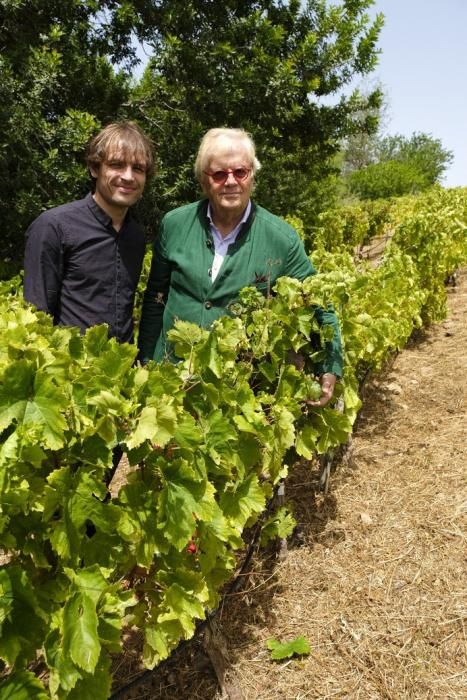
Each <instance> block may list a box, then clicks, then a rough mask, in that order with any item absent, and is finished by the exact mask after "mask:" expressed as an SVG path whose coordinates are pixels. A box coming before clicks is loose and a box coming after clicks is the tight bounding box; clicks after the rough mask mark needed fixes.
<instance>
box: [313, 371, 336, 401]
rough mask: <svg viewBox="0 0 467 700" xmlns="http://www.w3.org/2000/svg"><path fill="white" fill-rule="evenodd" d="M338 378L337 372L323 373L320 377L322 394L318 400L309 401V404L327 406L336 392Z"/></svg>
mask: <svg viewBox="0 0 467 700" xmlns="http://www.w3.org/2000/svg"><path fill="white" fill-rule="evenodd" d="M336 380H337V377H336V375H335V374H331V373H330V372H326V373H325V374H322V375H321V378H320V384H321V396H320V397H319V399H318V401H307V402H306V403H307V405H308V406H326V404H327V403H328V401H330V400H331V399H332V395H333V393H334V387H335V386H336Z"/></svg>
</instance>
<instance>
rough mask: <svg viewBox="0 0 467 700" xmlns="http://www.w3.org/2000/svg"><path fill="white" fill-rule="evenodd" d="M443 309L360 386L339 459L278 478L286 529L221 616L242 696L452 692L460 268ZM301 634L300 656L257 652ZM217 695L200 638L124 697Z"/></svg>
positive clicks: (463, 335)
mask: <svg viewBox="0 0 467 700" xmlns="http://www.w3.org/2000/svg"><path fill="white" fill-rule="evenodd" d="M449 307H450V312H449V317H448V319H447V320H446V321H445V322H444V323H441V324H439V325H437V326H435V327H433V328H432V329H430V331H429V332H428V333H427V334H426V335H424V336H423V337H421V338H419V339H418V341H416V342H413V343H411V345H410V346H409V347H407V348H406V349H405V350H404V351H403V352H402V353H401V354H400V355H399V356H398V357H397V358H396V359H395V362H394V364H393V365H392V367H391V369H390V370H387V371H386V373H384V374H382V375H380V376H379V377H378V380H377V381H373V382H372V384H371V385H370V386H368V388H367V390H366V395H365V397H364V408H363V410H362V414H361V417H360V420H359V424H358V429H357V431H356V435H355V437H354V442H353V454H352V458H351V460H350V461H349V463H347V464H345V465H341V466H340V467H339V469H338V471H337V472H336V474H335V475H334V476H333V479H332V486H331V492H330V493H329V494H328V495H327V496H322V495H319V494H317V493H316V471H313V470H310V469H309V467H308V466H307V467H303V468H300V469H298V470H297V471H296V472H295V473H294V475H293V477H292V478H291V479H290V483H289V485H288V492H287V496H288V497H289V498H291V499H292V501H293V504H294V508H295V515H296V518H297V520H298V521H299V523H300V525H301V534H302V536H301V539H300V541H296V542H295V543H292V546H291V548H290V551H289V555H288V558H287V559H286V561H285V562H282V563H280V562H278V561H277V560H275V561H273V560H272V557H269V558H268V556H266V555H264V556H262V557H261V558H258V559H257V561H256V564H255V566H254V571H253V573H252V575H251V576H250V577H249V578H248V581H247V583H246V585H245V589H244V590H243V591H242V592H241V593H237V594H236V595H234V596H232V597H231V598H230V599H229V600H227V601H226V603H225V606H224V608H223V611H222V615H221V628H222V631H223V634H224V635H225V638H226V643H227V648H228V655H229V659H230V661H231V663H232V667H233V677H234V680H235V683H236V684H237V687H238V690H239V692H241V694H242V697H243V698H244V699H245V700H304V699H305V698H307V699H311V700H318V699H319V700H327V699H328V698H329V699H330V698H348V699H349V700H380V699H383V698H384V699H386V698H388V699H391V700H405V699H409V698H410V699H415V698H416V699H420V700H431V699H432V700H449V699H451V698H453V699H454V698H455V699H456V700H457V699H460V698H467V547H466V535H467V475H466V474H467V470H466V467H467V419H466V393H467V391H466V388H467V315H466V311H467V271H464V273H463V274H462V275H460V277H459V280H458V286H457V287H456V288H455V289H454V290H451V291H450V293H449ZM299 635H303V636H305V637H306V638H307V639H308V641H309V642H310V644H311V648H312V651H311V654H310V655H309V656H308V657H304V658H301V659H293V660H290V661H285V662H281V663H274V662H271V661H270V660H269V652H268V651H267V649H266V641H267V640H268V639H270V638H275V639H278V640H281V641H290V640H291V639H293V638H295V637H297V636H299ZM126 697H127V698H128V699H129V698H140V699H141V700H143V699H144V700H146V699H147V700H149V698H151V700H152V699H155V698H160V699H161V700H195V699H200V700H214V699H217V698H220V697H221V695H220V692H219V690H218V686H217V684H216V681H215V678H214V674H213V672H212V668H211V666H210V664H209V661H208V660H207V658H206V656H205V654H204V653H203V652H202V649H201V646H200V644H194V645H192V646H191V647H190V651H185V652H183V653H182V654H179V655H178V657H177V658H176V659H175V660H174V662H173V663H171V665H170V668H169V672H164V673H163V674H159V673H158V674H154V675H153V676H152V678H151V681H150V682H148V683H146V685H145V686H144V687H139V688H138V689H137V690H135V691H133V692H129V693H128V695H127V696H126Z"/></svg>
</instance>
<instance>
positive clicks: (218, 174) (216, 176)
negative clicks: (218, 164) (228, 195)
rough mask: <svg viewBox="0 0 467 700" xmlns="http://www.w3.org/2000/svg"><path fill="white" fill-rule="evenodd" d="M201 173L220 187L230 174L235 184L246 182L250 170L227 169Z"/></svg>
mask: <svg viewBox="0 0 467 700" xmlns="http://www.w3.org/2000/svg"><path fill="white" fill-rule="evenodd" d="M203 172H204V174H205V175H209V177H210V178H212V179H213V180H214V182H215V183H217V184H218V185H220V184H224V182H226V181H227V178H228V177H229V175H230V173H232V175H233V176H234V178H235V179H236V181H237V182H242V181H243V180H246V179H247V177H248V175H249V174H250V173H251V168H229V169H228V170H216V171H215V172H213V173H211V172H209V171H208V170H204V171H203Z"/></svg>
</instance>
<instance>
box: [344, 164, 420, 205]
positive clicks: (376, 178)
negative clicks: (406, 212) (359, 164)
mask: <svg viewBox="0 0 467 700" xmlns="http://www.w3.org/2000/svg"><path fill="white" fill-rule="evenodd" d="M348 182H349V187H350V191H351V192H352V193H353V194H356V195H357V196H358V197H359V198H360V199H386V198H388V197H401V196H402V195H404V194H415V193H417V192H420V191H422V190H423V189H426V183H425V180H424V178H423V176H422V174H421V173H420V172H419V171H418V170H417V168H416V167H415V166H414V165H413V164H411V163H407V162H406V163H403V162H400V161H397V160H386V161H382V162H380V163H371V164H370V165H368V166H367V167H366V168H362V169H361V170H355V171H354V172H353V173H351V174H350V176H349V179H348Z"/></svg>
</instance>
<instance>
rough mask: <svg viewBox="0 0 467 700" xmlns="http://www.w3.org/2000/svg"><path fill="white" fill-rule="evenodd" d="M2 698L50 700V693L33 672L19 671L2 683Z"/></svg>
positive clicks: (0, 689)
mask: <svg viewBox="0 0 467 700" xmlns="http://www.w3.org/2000/svg"><path fill="white" fill-rule="evenodd" d="M0 700H49V695H48V693H46V690H45V688H44V686H43V685H42V683H41V682H40V680H39V679H38V678H36V677H35V675H34V674H33V673H31V672H30V671H17V672H16V673H12V674H11V675H10V676H8V678H6V679H5V680H4V681H2V683H0Z"/></svg>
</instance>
